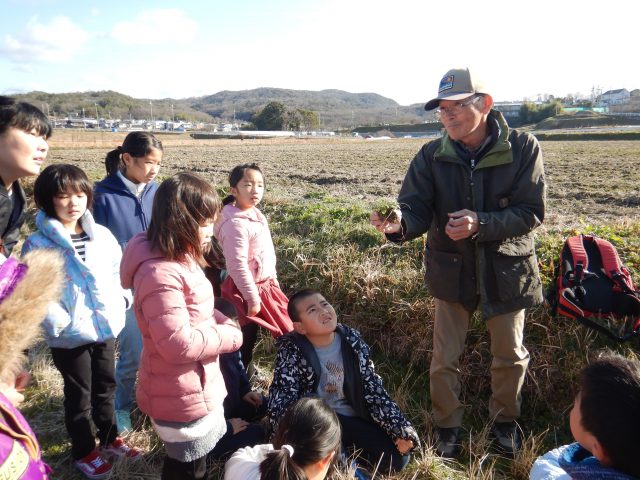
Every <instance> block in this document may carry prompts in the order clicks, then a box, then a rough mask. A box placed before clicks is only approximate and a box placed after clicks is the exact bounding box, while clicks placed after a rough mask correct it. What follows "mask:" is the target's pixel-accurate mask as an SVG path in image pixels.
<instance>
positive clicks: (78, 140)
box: [49, 131, 640, 225]
mask: <svg viewBox="0 0 640 480" xmlns="http://www.w3.org/2000/svg"><path fill="white" fill-rule="evenodd" d="M59 132H60V131H56V132H55V134H54V136H53V137H52V139H51V146H52V149H51V153H50V157H49V159H50V160H51V161H53V162H70V163H74V164H77V165H79V166H80V167H82V168H84V169H85V170H86V171H87V172H88V173H89V175H90V176H91V177H92V178H93V179H94V180H97V179H100V178H102V177H103V176H104V167H103V161H104V156H105V154H106V153H107V151H108V150H110V149H112V148H114V147H115V146H117V145H119V144H120V142H121V141H122V139H123V138H124V135H125V134H123V133H110V132H90V133H89V132H87V133H85V132H77V131H76V132H68V131H62V133H59ZM160 138H161V140H162V141H163V143H164V145H165V158H164V161H163V169H162V170H161V175H162V176H168V175H171V174H173V173H175V172H178V171H184V170H190V171H195V172H198V173H200V174H202V175H203V176H205V177H206V178H208V179H209V180H211V181H213V182H214V183H216V184H217V185H221V186H224V187H226V186H227V174H228V172H229V170H230V169H231V168H232V167H233V166H234V165H237V164H240V163H245V162H257V163H259V164H260V165H261V166H262V168H263V170H264V172H265V177H266V180H267V189H268V191H267V195H268V196H269V195H271V196H272V198H281V199H289V200H290V199H301V198H304V197H308V196H316V195H329V196H333V197H338V198H341V199H344V200H347V201H357V202H360V201H364V202H367V203H374V202H375V201H377V200H380V199H383V200H389V201H393V200H394V199H395V196H396V195H397V192H398V190H399V189H400V185H401V183H402V179H403V178H404V174H405V172H406V170H407V167H408V165H409V162H410V161H411V159H412V158H413V157H414V155H415V154H416V153H417V152H418V150H419V149H420V147H421V146H422V145H423V143H424V140H421V139H394V140H388V141H379V142H368V141H365V140H361V139H352V138H345V139H339V138H336V139H304V140H301V139H272V140H244V141H241V140H192V139H191V138H190V137H188V135H185V134H183V135H163V136H161V137H160ZM541 146H542V150H543V154H544V158H545V168H546V172H547V184H548V200H549V203H548V211H547V218H546V220H545V223H546V224H547V225H558V224H564V225H568V224H575V223H576V222H577V221H578V220H579V218H580V217H582V219H583V220H584V221H586V222H588V223H594V224H605V223H608V222H610V221H612V220H619V219H620V218H622V217H633V218H637V217H638V216H639V215H640V169H639V168H638V159H639V158H640V142H638V141H584V142H583V141H572V142H542V143H541ZM310 194H311V195H310Z"/></svg>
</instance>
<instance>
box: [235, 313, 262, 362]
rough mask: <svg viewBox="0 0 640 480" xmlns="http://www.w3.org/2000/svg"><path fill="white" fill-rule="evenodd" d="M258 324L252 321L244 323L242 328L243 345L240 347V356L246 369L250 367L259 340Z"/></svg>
mask: <svg viewBox="0 0 640 480" xmlns="http://www.w3.org/2000/svg"><path fill="white" fill-rule="evenodd" d="M258 328H259V327H258V324H257V323H254V322H251V323H247V324H246V325H243V326H242V327H241V329H240V330H242V346H241V347H240V350H239V351H240V357H241V359H242V363H243V364H244V369H245V370H247V369H248V368H249V364H250V363H251V361H252V360H253V347H255V346H256V343H257V342H258Z"/></svg>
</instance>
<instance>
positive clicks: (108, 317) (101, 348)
mask: <svg viewBox="0 0 640 480" xmlns="http://www.w3.org/2000/svg"><path fill="white" fill-rule="evenodd" d="M33 193H34V198H35V202H36V205H37V206H38V208H39V209H40V211H39V212H38V213H37V215H36V227H37V228H38V231H37V232H36V233H34V234H32V235H30V236H29V237H28V238H27V239H26V240H25V243H24V246H23V247H22V253H23V254H25V253H27V252H28V251H30V250H34V249H41V248H45V249H53V250H57V251H59V252H60V253H61V254H62V256H63V259H64V271H65V272H64V273H65V275H66V282H65V284H64V290H63V293H62V297H61V298H60V302H59V303H53V304H50V306H49V311H48V313H47V316H46V318H45V320H44V323H43V326H44V331H45V337H46V340H47V343H48V345H49V347H50V348H51V356H52V358H53V363H54V365H55V366H56V368H57V369H58V370H59V371H60V374H61V375H62V378H63V381H64V413H65V425H66V427H67V431H68V432H69V436H70V437H71V454H72V456H73V459H74V465H75V466H76V467H77V468H78V470H80V471H81V472H82V473H83V474H84V475H85V476H86V477H88V478H103V477H105V476H107V475H109V474H110V471H111V465H110V464H109V462H108V461H107V459H106V458H105V457H106V456H114V455H115V456H120V457H129V458H138V457H140V455H141V452H140V451H139V450H137V449H135V448H130V447H129V446H127V445H126V444H125V443H124V442H123V441H122V439H121V438H119V437H118V436H117V431H116V426H115V418H114V405H113V401H114V392H115V378H114V369H115V360H114V343H115V338H116V336H117V335H118V333H120V330H122V327H123V326H124V316H125V315H124V312H125V310H126V308H127V305H128V304H130V303H131V298H130V296H129V293H128V291H127V290H124V289H123V288H122V287H121V286H120V258H121V256H122V253H121V251H120V248H119V247H118V243H117V242H116V240H115V238H113V235H111V233H110V232H109V230H107V229H106V228H104V227H103V226H101V225H96V223H95V222H94V220H93V217H92V215H91V212H90V211H89V208H90V206H91V201H92V198H93V186H92V185H91V182H90V181H89V179H88V178H87V176H86V174H85V173H84V172H83V171H82V170H81V169H80V168H78V167H76V166H75V165H67V164H57V165H50V166H49V167H47V168H45V169H44V170H43V171H42V173H41V174H40V175H39V176H38V178H37V179H36V181H35V184H34V187H33ZM91 420H93V423H94V424H95V426H96V429H97V437H98V439H99V440H100V448H99V449H96V443H95V437H94V435H93V432H92V428H91Z"/></svg>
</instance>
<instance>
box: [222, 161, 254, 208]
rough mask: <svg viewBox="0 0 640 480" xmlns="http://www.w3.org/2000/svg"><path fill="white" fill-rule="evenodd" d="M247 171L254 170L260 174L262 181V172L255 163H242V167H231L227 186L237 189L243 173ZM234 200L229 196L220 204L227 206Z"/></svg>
mask: <svg viewBox="0 0 640 480" xmlns="http://www.w3.org/2000/svg"><path fill="white" fill-rule="evenodd" d="M247 170H255V171H257V172H260V175H262V180H263V181H264V173H262V170H261V169H260V166H259V165H258V164H257V163H243V164H242V165H236V166H235V167H233V170H231V172H230V173H229V186H230V187H233V188H235V187H237V186H238V183H240V180H242V177H244V172H246V171H247ZM234 199H235V197H234V196H233V195H231V194H229V195H227V196H226V197H224V199H223V200H222V204H223V205H229V204H230V203H231V202H233V201H234Z"/></svg>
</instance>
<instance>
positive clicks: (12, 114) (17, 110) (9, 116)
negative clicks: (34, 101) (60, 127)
mask: <svg viewBox="0 0 640 480" xmlns="http://www.w3.org/2000/svg"><path fill="white" fill-rule="evenodd" d="M12 127H13V128H18V129H20V130H23V131H25V132H30V131H31V130H33V129H35V130H36V132H38V134H39V135H42V136H43V137H44V138H45V139H47V138H49V137H50V136H51V134H52V133H53V128H52V127H51V123H49V119H48V118H47V116H46V115H45V114H44V113H42V111H41V110H40V109H39V108H38V107H34V106H33V105H31V104H30V103H27V102H18V101H16V100H15V99H13V98H11V97H5V96H0V135H2V134H3V133H4V132H6V131H7V130H8V129H9V128H12Z"/></svg>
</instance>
